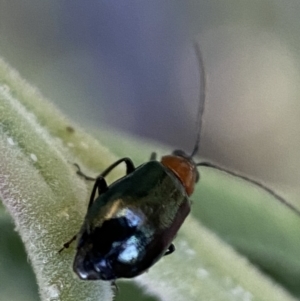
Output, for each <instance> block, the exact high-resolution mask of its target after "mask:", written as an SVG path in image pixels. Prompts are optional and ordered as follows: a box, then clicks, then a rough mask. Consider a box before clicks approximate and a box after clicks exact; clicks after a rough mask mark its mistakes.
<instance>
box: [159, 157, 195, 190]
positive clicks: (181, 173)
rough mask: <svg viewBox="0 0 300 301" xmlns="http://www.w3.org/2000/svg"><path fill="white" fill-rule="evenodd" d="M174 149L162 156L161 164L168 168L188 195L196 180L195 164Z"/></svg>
mask: <svg viewBox="0 0 300 301" xmlns="http://www.w3.org/2000/svg"><path fill="white" fill-rule="evenodd" d="M177 152H178V151H175V152H174V153H175V154H174V153H173V154H172V155H167V156H163V157H162V158H161V164H162V165H164V166H165V167H167V168H168V169H170V170H171V171H172V172H173V173H174V174H175V175H176V176H177V178H178V179H179V180H180V181H181V183H182V185H183V186H184V188H185V190H186V193H187V195H188V196H190V195H191V194H192V193H193V191H194V186H195V183H196V182H197V181H198V178H199V174H198V170H197V166H196V164H195V163H194V161H193V160H192V158H189V157H188V156H186V155H185V154H184V153H183V152H182V154H184V155H181V154H178V155H177Z"/></svg>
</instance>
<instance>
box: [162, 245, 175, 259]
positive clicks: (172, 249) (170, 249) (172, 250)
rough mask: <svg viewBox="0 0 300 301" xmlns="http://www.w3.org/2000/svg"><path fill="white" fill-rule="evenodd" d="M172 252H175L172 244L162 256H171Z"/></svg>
mask: <svg viewBox="0 0 300 301" xmlns="http://www.w3.org/2000/svg"><path fill="white" fill-rule="evenodd" d="M174 251H175V246H174V244H170V246H169V248H168V250H167V251H166V253H165V254H164V256H166V255H170V254H172V253H173V252H174Z"/></svg>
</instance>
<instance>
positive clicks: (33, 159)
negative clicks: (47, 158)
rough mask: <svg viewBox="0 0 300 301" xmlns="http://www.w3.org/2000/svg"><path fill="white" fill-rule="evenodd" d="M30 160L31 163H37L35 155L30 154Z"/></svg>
mask: <svg viewBox="0 0 300 301" xmlns="http://www.w3.org/2000/svg"><path fill="white" fill-rule="evenodd" d="M30 158H31V160H32V161H33V162H37V160H38V158H37V156H36V155H35V154H30Z"/></svg>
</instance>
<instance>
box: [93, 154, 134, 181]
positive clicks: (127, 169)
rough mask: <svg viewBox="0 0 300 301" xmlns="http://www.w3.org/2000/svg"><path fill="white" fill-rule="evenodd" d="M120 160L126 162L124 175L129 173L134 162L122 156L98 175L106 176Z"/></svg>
mask: <svg viewBox="0 0 300 301" xmlns="http://www.w3.org/2000/svg"><path fill="white" fill-rule="evenodd" d="M122 162H124V163H125V164H126V175H128V174H129V173H131V172H133V171H134V170H135V167H134V164H133V162H132V161H131V159H129V158H122V159H119V160H118V161H116V162H115V163H113V164H112V165H110V166H109V167H107V168H106V169H105V170H104V171H103V172H101V174H100V175H99V177H106V176H107V175H108V174H109V173H110V172H111V171H112V170H113V169H114V168H115V167H116V166H118V165H119V164H120V163H122Z"/></svg>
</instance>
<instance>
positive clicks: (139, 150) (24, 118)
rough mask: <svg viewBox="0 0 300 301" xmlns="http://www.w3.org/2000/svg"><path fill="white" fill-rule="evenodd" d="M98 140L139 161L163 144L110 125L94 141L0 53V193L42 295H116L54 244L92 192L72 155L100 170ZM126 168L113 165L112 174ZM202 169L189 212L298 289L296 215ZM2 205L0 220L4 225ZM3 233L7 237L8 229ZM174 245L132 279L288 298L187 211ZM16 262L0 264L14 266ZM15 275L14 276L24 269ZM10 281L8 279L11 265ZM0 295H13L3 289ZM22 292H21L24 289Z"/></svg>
mask: <svg viewBox="0 0 300 301" xmlns="http://www.w3.org/2000/svg"><path fill="white" fill-rule="evenodd" d="M99 141H101V143H100V142H99ZM102 145H109V146H110V147H111V149H112V150H114V151H115V153H116V154H117V155H118V156H124V155H127V156H128V155H130V156H132V159H133V161H134V162H135V163H136V164H139V163H141V162H143V161H145V160H147V157H148V156H149V153H150V151H152V150H158V153H162V152H164V149H162V148H161V147H157V146H155V145H154V144H147V143H144V142H142V141H134V139H132V138H130V137H124V138H123V139H121V138H120V137H116V135H111V134H110V133H109V134H108V135H107V134H105V133H101V137H100V139H99V140H96V139H94V138H93V137H91V136H89V135H88V134H86V133H84V132H83V131H82V130H81V129H80V128H78V127H77V126H74V125H72V124H71V123H70V122H69V121H68V120H66V119H65V118H64V117H62V116H61V114H60V113H59V112H58V111H57V110H56V109H55V108H54V107H53V106H52V105H51V104H50V103H49V102H47V101H46V100H45V99H44V98H43V97H42V96H41V95H40V93H39V92H37V91H36V90H35V89H34V88H32V87H31V86H29V85H28V84H27V83H26V82H24V81H23V80H22V79H21V78H20V76H19V75H18V74H17V73H16V72H15V71H13V70H11V69H10V68H9V66H7V65H6V64H5V63H4V62H3V61H0V153H1V161H0V170H1V174H0V196H1V199H2V200H3V203H4V205H5V207H6V209H7V211H8V212H9V213H10V215H11V216H12V218H13V221H14V223H15V226H16V229H17V231H18V233H19V234H20V236H21V238H22V241H23V243H24V245H25V248H26V252H27V254H28V258H29V260H30V262H31V264H32V267H33V270H34V272H35V276H36V279H37V284H38V287H39V293H40V296H41V299H42V300H74V301H76V300H104V301H106V300H111V299H112V297H113V293H112V290H111V288H110V285H109V283H107V282H102V281H81V280H79V279H77V277H76V276H75V275H74V273H73V272H72V270H71V265H72V259H73V257H74V248H73V246H72V247H71V248H70V249H69V250H66V251H64V252H63V253H62V254H61V255H59V254H58V252H57V251H58V250H59V249H60V247H61V245H62V244H63V243H64V242H65V241H67V240H68V239H70V238H71V237H72V236H73V235H74V234H75V233H76V232H77V231H78V229H79V227H80V225H81V223H82V220H83V217H84V214H85V212H86V205H87V200H88V197H89V193H90V186H88V185H87V183H85V182H84V181H83V180H82V179H80V178H79V177H78V176H76V174H75V170H74V168H73V166H72V164H71V162H76V163H78V164H80V165H81V167H82V168H83V170H84V171H85V172H87V173H88V172H90V173H92V172H94V173H97V172H99V171H101V170H102V169H103V168H104V167H106V166H107V165H109V164H110V163H112V162H113V161H114V160H115V158H116V157H115V156H114V155H112V153H111V151H108V149H107V148H106V147H104V146H102ZM137 146H138V147H137ZM123 174H124V172H123V170H122V169H121V168H120V169H117V170H116V173H115V174H114V175H113V176H112V177H111V179H110V180H112V179H114V178H116V177H120V176H122V175H123ZM201 175H202V179H201V182H200V184H199V185H198V189H197V191H196V193H195V194H194V196H193V200H194V212H195V213H196V215H199V216H201V220H202V222H203V223H204V224H205V225H206V226H207V227H210V228H211V229H213V230H215V231H216V232H217V233H219V235H220V236H223V238H224V239H225V240H227V241H228V242H230V243H232V244H233V245H234V246H235V247H236V248H237V249H238V250H240V251H242V252H244V253H245V254H248V255H249V257H250V259H251V260H253V261H255V262H257V263H259V264H261V266H262V267H263V268H264V269H266V270H268V271H269V272H270V273H271V274H273V275H274V276H276V278H277V279H280V280H282V283H285V284H286V286H287V287H289V289H290V290H291V291H293V292H294V294H296V293H297V291H296V290H295V289H294V290H293V287H295V286H293V285H292V284H291V281H292V276H293V275H295V274H297V273H299V266H298V265H299V264H298V265H297V254H299V250H300V248H299V239H298V240H297V236H298V235H297V233H299V230H300V219H299V217H298V216H295V215H294V213H292V212H290V211H289V210H288V209H287V208H285V207H284V206H282V205H280V204H278V203H277V202H276V201H275V200H274V199H273V198H272V197H270V196H268V195H266V193H264V192H262V191H260V190H258V189H256V188H254V187H252V186H251V185H248V184H244V183H242V182H241V181H236V180H233V179H231V178H230V177H228V176H224V175H223V174H222V173H218V172H208V171H207V170H205V168H203V170H201ZM0 212H2V213H1V215H0V218H1V219H0V220H1V222H3V223H6V219H7V217H6V215H5V214H4V213H3V210H2V211H0ZM3 225H4V224H3ZM4 227H5V225H4ZM9 231H10V232H11V230H9ZM1 237H2V239H3V240H4V239H5V237H6V240H9V235H5V236H1ZM4 244H5V243H4V242H3V245H4ZM7 245H8V246H9V243H8V244H7ZM175 245H176V248H177V250H176V252H175V253H174V255H172V256H168V257H166V258H164V259H163V260H161V261H160V262H159V263H157V264H156V265H155V266H154V267H153V268H151V269H150V271H149V272H148V273H145V274H144V275H142V276H140V277H137V278H136V279H135V280H134V281H135V282H136V283H137V284H138V285H141V286H143V287H145V288H146V290H147V291H149V292H150V293H152V294H155V295H156V296H158V297H159V298H160V299H161V300H172V301H174V300H175V301H176V300H180V301H182V300H197V301H199V300H216V301H217V300H251V301H252V300H266V301H267V300H274V301H276V300H278V301H279V300H280V301H285V300H295V299H294V298H293V297H292V296H291V295H290V294H289V293H288V292H287V291H286V290H284V289H283V288H282V287H281V286H280V285H275V283H274V282H273V281H272V280H271V279H270V278H269V277H268V276H265V275H263V274H262V273H260V272H259V271H258V270H257V269H256V268H255V267H254V266H253V265H252V264H250V263H249V261H248V260H247V259H246V258H245V257H243V256H241V255H239V254H238V253H237V252H236V251H234V250H233V248H232V247H230V246H229V245H227V244H226V243H225V242H224V241H223V240H221V239H220V238H219V237H218V236H217V235H216V234H215V233H213V232H212V231H211V230H209V229H208V228H206V227H205V226H204V225H202V224H200V222H198V221H197V220H196V219H195V218H193V217H191V216H190V217H189V218H188V219H187V221H186V223H185V224H184V226H183V227H182V229H181V230H180V232H179V234H178V237H177V238H176V241H175ZM2 253H3V254H1V257H2V256H3V259H2V260H3V262H4V259H5V258H7V260H8V258H10V257H9V256H10V253H11V252H7V251H5V250H3V251H2ZM7 260H6V261H5V262H6V263H5V264H9V263H8V261H7ZM16 263H17V264H16V266H14V267H11V268H8V267H7V270H8V271H11V270H13V269H16V268H19V267H20V268H21V266H22V265H21V264H20V263H18V262H17V261H16ZM280 265H281V266H280ZM11 266H13V263H11ZM278 266H280V267H281V268H280V269H279V268H277V267H278ZM282 266H283V267H284V269H283V270H284V271H283V272H280V270H281V269H282ZM1 273H3V269H2V271H1ZM19 274H20V275H17V276H16V277H20V278H22V277H26V276H25V275H24V276H22V275H21V273H19ZM1 277H5V276H3V274H1ZM298 278H299V277H298ZM7 279H11V280H10V281H14V280H13V279H12V277H11V275H10V273H9V272H8V273H7ZM31 279H32V278H31ZM289 279H290V280H289ZM1 284H2V283H1ZM12 285H13V284H12ZM4 293H7V294H10V292H9V290H1V291H0V294H4ZM20 294H22V295H21V298H22V300H25V299H26V298H25V297H24V296H23V293H22V289H21V288H20ZM120 294H122V291H121V292H120ZM2 297H3V298H5V299H7V300H8V299H9V300H12V299H11V298H10V297H11V296H7V295H5V296H4V295H2V296H1V300H2V299H3V298H2ZM122 297H123V296H122ZM15 298H17V297H15ZM21 298H20V299H21ZM28 298H30V297H28ZM5 299H3V300H5ZM20 299H19V300H20ZM122 299H123V300H124V299H125V297H124V298H122ZM15 300H16V301H17V299H15Z"/></svg>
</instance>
